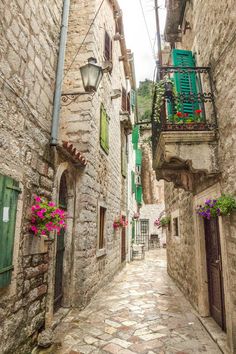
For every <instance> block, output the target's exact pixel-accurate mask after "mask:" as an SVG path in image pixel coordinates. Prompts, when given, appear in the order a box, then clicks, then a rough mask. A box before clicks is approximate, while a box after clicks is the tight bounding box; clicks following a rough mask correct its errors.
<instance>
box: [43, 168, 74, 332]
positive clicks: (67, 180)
mask: <svg viewBox="0 0 236 354" xmlns="http://www.w3.org/2000/svg"><path fill="white" fill-rule="evenodd" d="M62 181H63V183H61V182H62ZM75 183H76V179H75V172H74V169H73V167H72V166H71V165H70V164H69V163H68V162H63V163H61V164H60V165H59V166H58V169H57V172H56V176H55V186H54V190H53V198H52V199H53V201H54V202H55V203H56V204H57V205H59V204H60V202H61V200H60V189H61V188H62V184H63V188H64V189H66V209H67V228H66V233H65V237H64V245H63V248H64V249H63V266H62V297H61V303H60V306H62V307H65V308H67V307H70V306H71V303H72V294H73V290H72V288H73V284H72V273H73V271H72V270H73V257H72V252H73V239H74V238H73V232H74V205H75V195H76V193H75ZM60 187H61V188H60ZM59 236H60V235H59ZM59 236H58V237H59ZM56 237H57V236H56ZM57 251H58V243H57V239H55V240H54V242H53V243H52V245H51V247H50V252H49V273H48V296H47V312H46V327H50V326H51V323H52V320H53V314H54V297H55V295H54V294H55V276H56V259H57Z"/></svg>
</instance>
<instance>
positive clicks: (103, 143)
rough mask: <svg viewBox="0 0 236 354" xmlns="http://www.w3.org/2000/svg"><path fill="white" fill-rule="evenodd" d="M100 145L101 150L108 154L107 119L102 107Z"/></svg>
mask: <svg viewBox="0 0 236 354" xmlns="http://www.w3.org/2000/svg"><path fill="white" fill-rule="evenodd" d="M100 144H101V147H102V148H103V150H104V151H105V152H106V153H107V154H108V152H109V117H108V115H107V112H106V110H105V108H104V106H103V105H101V110H100Z"/></svg>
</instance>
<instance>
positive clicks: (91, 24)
mask: <svg viewBox="0 0 236 354" xmlns="http://www.w3.org/2000/svg"><path fill="white" fill-rule="evenodd" d="M104 1H105V0H102V1H101V3H100V5H99V8H98V9H97V12H96V14H95V16H94V18H93V20H92V22H91V23H90V26H89V28H88V30H87V32H86V34H85V36H84V38H83V40H82V43H81V44H80V46H79V48H78V49H77V51H76V53H75V55H74V57H73V59H72V61H71V63H70V65H69V67H68V68H67V69H66V71H65V74H64V77H63V78H65V77H66V76H67V74H68V73H69V71H70V69H71V67H72V65H73V64H74V62H75V59H76V57H77V55H78V54H79V52H80V50H81V48H82V47H83V45H84V42H85V40H86V38H87V36H88V34H89V32H90V30H91V28H92V26H93V24H94V22H95V20H96V18H97V16H98V14H99V12H100V10H101V7H102V5H103V3H104ZM62 81H63V80H62ZM60 84H61V82H60V83H59V85H60Z"/></svg>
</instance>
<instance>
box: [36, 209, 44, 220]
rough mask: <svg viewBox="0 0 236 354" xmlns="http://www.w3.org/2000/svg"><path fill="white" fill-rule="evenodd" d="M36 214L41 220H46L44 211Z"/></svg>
mask: <svg viewBox="0 0 236 354" xmlns="http://www.w3.org/2000/svg"><path fill="white" fill-rule="evenodd" d="M36 214H37V216H38V217H39V218H40V219H44V215H43V213H42V211H37V213H36Z"/></svg>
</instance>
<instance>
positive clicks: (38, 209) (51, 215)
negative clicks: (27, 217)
mask: <svg viewBox="0 0 236 354" xmlns="http://www.w3.org/2000/svg"><path fill="white" fill-rule="evenodd" d="M34 199H35V204H34V205H33V206H32V207H31V212H32V215H31V226H30V230H31V231H33V233H34V234H35V236H41V235H47V236H49V233H50V232H51V231H56V232H57V233H58V234H59V232H60V231H61V229H65V228H66V222H65V218H66V213H65V211H64V210H62V209H59V208H58V207H57V206H56V205H55V203H53V202H50V201H48V200H47V199H45V198H41V197H39V196H35V197H34Z"/></svg>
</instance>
